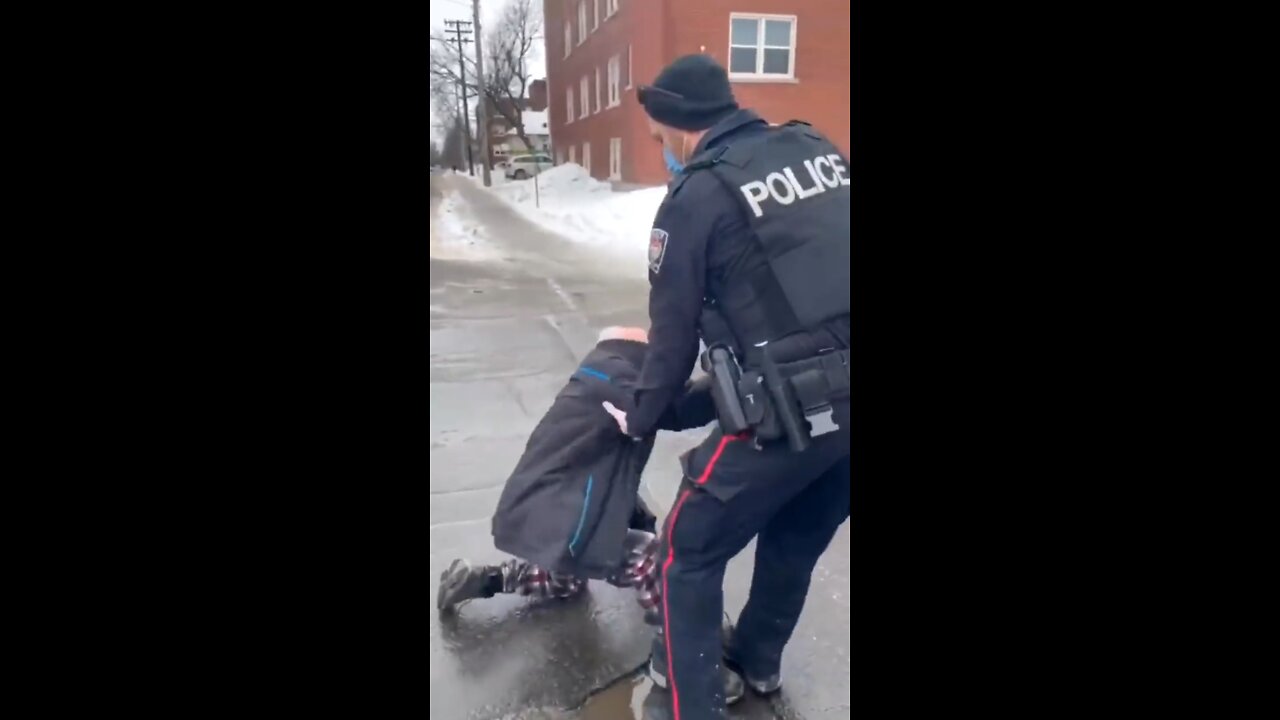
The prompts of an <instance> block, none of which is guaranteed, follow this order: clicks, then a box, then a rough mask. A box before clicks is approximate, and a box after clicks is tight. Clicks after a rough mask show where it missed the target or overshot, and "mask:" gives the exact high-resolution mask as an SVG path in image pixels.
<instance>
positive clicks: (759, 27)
mask: <svg viewBox="0 0 1280 720" xmlns="http://www.w3.org/2000/svg"><path fill="white" fill-rule="evenodd" d="M734 20H755V21H757V22H756V44H755V45H754V49H755V51H756V70H755V72H750V73H742V72H733V70H732V69H731V68H732V67H733V49H734V48H735V47H738V48H745V47H748V46H747V45H734V44H733V21H734ZM765 20H786V21H789V22H790V23H791V47H790V48H788V49H789V50H790V51H791V55H790V56H789V57H788V59H787V74H786V75H781V74H778V73H765V72H763V70H764V51H765V49H766V47H767V48H768V49H770V50H782V49H783V48H781V47H777V46H775V45H769V46H766V45H765V44H764V21H765ZM798 25H799V23H798V22H797V21H796V16H795V15H768V14H763V13H729V54H728V56H727V57H726V58H725V60H726V65H727V66H728V67H726V69H727V70H729V79H730V80H750V81H755V82H794V81H795V79H796V28H797V27H798Z"/></svg>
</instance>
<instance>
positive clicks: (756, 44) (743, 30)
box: [729, 13, 796, 78]
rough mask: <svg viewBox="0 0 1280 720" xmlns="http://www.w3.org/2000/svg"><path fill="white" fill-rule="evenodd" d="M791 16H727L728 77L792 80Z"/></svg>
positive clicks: (793, 34) (793, 24)
mask: <svg viewBox="0 0 1280 720" xmlns="http://www.w3.org/2000/svg"><path fill="white" fill-rule="evenodd" d="M795 41H796V18H795V16H794V15H739V14H737V13H734V14H732V15H730V16H729V75H731V76H734V77H756V78H794V77H795V60H796V42H795Z"/></svg>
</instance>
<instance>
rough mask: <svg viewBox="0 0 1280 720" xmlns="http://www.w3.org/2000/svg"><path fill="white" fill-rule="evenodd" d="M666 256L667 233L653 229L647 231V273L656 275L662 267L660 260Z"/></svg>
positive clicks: (659, 229)
mask: <svg viewBox="0 0 1280 720" xmlns="http://www.w3.org/2000/svg"><path fill="white" fill-rule="evenodd" d="M666 254H667V231H666V230H663V229H661V228H654V229H653V230H650V231H649V272H652V273H655V274H656V273H657V272H658V269H659V268H661V267H662V258H663V257H665V256H666Z"/></svg>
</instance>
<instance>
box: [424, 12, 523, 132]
mask: <svg viewBox="0 0 1280 720" xmlns="http://www.w3.org/2000/svg"><path fill="white" fill-rule="evenodd" d="M541 40H542V14H541V12H540V11H539V9H538V3H536V2H535V1H534V0H510V2H508V3H507V5H506V7H505V8H503V11H502V17H501V18H499V19H498V21H497V22H496V23H494V26H493V27H492V28H491V29H490V30H489V31H487V32H486V33H485V37H484V43H483V45H484V55H485V57H484V70H485V77H484V81H483V82H482V83H477V82H476V77H477V75H476V63H475V57H474V56H471V55H468V54H467V53H466V52H464V53H463V58H462V62H464V63H466V68H467V94H468V96H480V97H481V98H483V100H485V101H488V107H490V108H492V109H493V115H496V116H498V117H501V118H502V119H503V120H505V121H506V122H507V124H508V125H510V126H511V127H512V128H514V129H515V131H516V135H517V136H518V137H519V138H520V142H522V143H524V145H525V147H526V148H530V149H532V148H533V145H532V144H531V143H530V142H529V137H528V135H526V134H525V129H524V119H523V117H522V115H521V110H520V106H521V105H523V104H524V100H525V94H526V93H527V92H528V91H529V84H530V83H532V82H533V80H534V79H535V78H534V77H533V76H532V73H531V72H530V71H529V60H531V59H532V56H533V53H534V52H535V50H536V49H537V47H538V44H539V43H540V42H541ZM464 49H465V48H464ZM458 60H459V58H458V48H457V45H456V44H451V43H450V42H449V39H448V38H447V37H446V36H444V35H433V36H432V48H431V92H432V95H433V96H434V97H436V99H437V102H439V103H440V106H439V107H441V108H443V107H445V106H446V105H449V106H451V107H455V108H456V107H457V105H458V101H457V98H458V93H459V90H460V88H461V87H462V82H461V78H460V77H459V75H458ZM455 112H456V111H455ZM444 115H445V113H444V112H441V116H442V117H443V116H444ZM491 118H492V115H491ZM486 130H487V128H486Z"/></svg>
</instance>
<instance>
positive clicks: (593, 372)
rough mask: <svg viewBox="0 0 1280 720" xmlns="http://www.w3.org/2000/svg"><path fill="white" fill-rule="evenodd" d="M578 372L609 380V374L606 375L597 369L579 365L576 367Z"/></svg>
mask: <svg viewBox="0 0 1280 720" xmlns="http://www.w3.org/2000/svg"><path fill="white" fill-rule="evenodd" d="M578 372H580V373H582V374H583V375H590V376H591V377H593V378H598V379H600V380H603V381H605V382H609V376H608V375H605V374H604V373H602V372H600V371H599V370H592V369H591V368H589V367H580V368H578Z"/></svg>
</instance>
